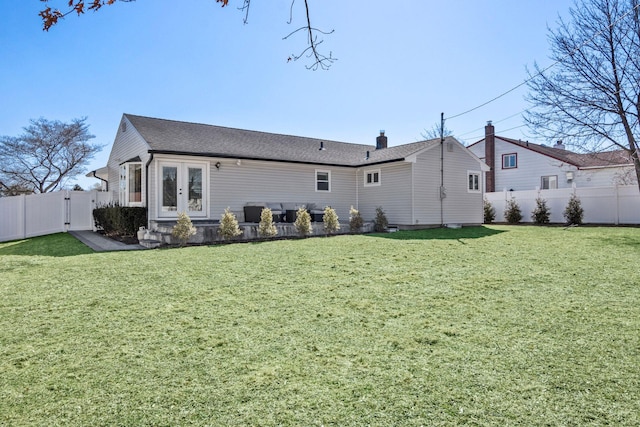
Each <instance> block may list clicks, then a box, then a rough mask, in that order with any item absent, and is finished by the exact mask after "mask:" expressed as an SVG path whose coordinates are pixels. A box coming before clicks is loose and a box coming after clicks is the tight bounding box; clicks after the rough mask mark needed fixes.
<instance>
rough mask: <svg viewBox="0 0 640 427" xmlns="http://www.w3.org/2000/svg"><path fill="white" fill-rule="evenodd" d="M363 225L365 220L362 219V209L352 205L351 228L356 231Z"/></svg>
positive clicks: (350, 213) (350, 211) (350, 214)
mask: <svg viewBox="0 0 640 427" xmlns="http://www.w3.org/2000/svg"><path fill="white" fill-rule="evenodd" d="M363 225H364V221H363V220H362V215H360V211H358V210H357V209H356V208H354V207H353V206H351V208H350V209H349V230H351V231H354V232H357V231H360V229H361V228H362V226H363Z"/></svg>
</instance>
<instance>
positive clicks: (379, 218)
mask: <svg viewBox="0 0 640 427" xmlns="http://www.w3.org/2000/svg"><path fill="white" fill-rule="evenodd" d="M388 226H389V221H387V215H386V214H385V213H384V211H383V210H382V206H378V207H377V208H376V218H375V219H374V220H373V230H374V231H375V232H377V233H382V232H384V231H386V229H387V227H388Z"/></svg>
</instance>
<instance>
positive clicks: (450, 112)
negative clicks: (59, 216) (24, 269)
mask: <svg viewBox="0 0 640 427" xmlns="http://www.w3.org/2000/svg"><path fill="white" fill-rule="evenodd" d="M50 2H51V4H52V6H53V5H59V6H64V4H65V3H66V1H65V0H50ZM241 3H242V2H241V1H240V0H231V1H230V6H229V7H226V8H224V9H222V8H221V7H220V6H219V4H217V3H215V1H214V0H189V1H187V0H181V1H178V0H137V1H135V2H133V3H121V2H117V3H116V4H115V5H112V6H108V7H104V8H103V9H102V10H100V11H99V12H97V13H93V12H88V13H87V14H85V15H84V16H82V17H80V18H78V17H76V16H69V17H67V18H65V19H64V20H62V21H61V22H60V23H59V24H58V25H56V26H54V27H53V28H52V29H51V30H50V31H49V32H48V33H47V32H44V31H42V24H41V22H40V18H39V17H38V15H37V14H38V11H39V10H40V9H41V8H42V5H43V3H41V2H40V1H38V0H21V1H18V2H12V6H11V7H6V8H5V10H4V12H3V25H2V26H0V58H1V64H2V65H1V66H0V98H1V99H2V113H1V114H0V135H11V136H15V135H18V134H19V133H21V131H22V128H23V127H25V126H26V125H28V123H29V120H30V119H36V118H38V117H45V118H47V119H50V120H53V119H57V120H62V121H69V120H71V119H72V118H74V117H85V116H86V117H87V118H88V119H87V123H88V124H89V125H90V131H91V133H92V134H94V135H95V136H96V138H95V139H94V140H93V141H94V142H97V143H99V144H102V145H105V148H104V149H103V151H102V152H101V153H100V154H98V155H97V156H96V157H95V158H94V160H93V161H92V162H91V164H90V165H89V168H90V169H97V168H99V167H101V166H104V165H106V162H107V158H108V156H109V151H110V149H111V145H112V143H113V139H114V137H115V134H116V130H117V126H118V123H119V120H120V117H121V115H122V114H123V113H131V114H137V115H144V116H151V117H160V118H166V119H174V120H184V121H191V122H200V123H209V124H216V125H220V126H229V127H237V128H243V129H252V130H259V131H266V132H275V133H283V134H292V135H300V136H310V137H317V138H324V139H330V140H337V141H345V142H354V143H369V144H374V143H375V137H376V136H377V135H378V132H379V130H381V129H384V130H385V131H386V134H387V136H388V137H389V145H398V144H403V143H409V142H414V141H418V140H421V139H423V138H422V136H421V134H422V133H424V130H425V129H431V128H432V127H433V126H434V125H435V124H436V123H438V122H439V120H440V113H441V112H444V114H445V117H451V116H454V115H457V114H459V113H462V112H464V111H467V110H469V109H472V108H474V107H476V106H478V105H480V104H483V103H485V102H487V101H489V100H490V99H492V98H494V97H496V96H498V95H500V94H502V93H504V92H506V91H508V90H510V89H512V88H513V87H515V86H517V85H518V84H520V83H522V82H523V81H524V80H525V79H526V77H527V75H526V71H525V70H526V66H529V67H530V68H531V66H532V65H533V63H534V62H538V63H539V64H540V65H542V66H546V65H549V64H550V61H549V59H548V55H549V44H548V40H547V36H548V31H547V26H550V27H552V28H555V26H556V22H557V19H558V16H559V15H562V16H567V14H568V10H569V7H570V6H571V5H572V2H571V0H517V1H515V0H484V1H483V0H449V1H446V2H442V1H440V2H436V1H430V0H407V1H405V2H389V1H382V0H349V1H344V0H309V3H310V4H309V7H310V11H311V19H312V23H313V24H314V26H317V27H319V28H321V29H324V30H335V31H334V33H333V34H331V35H328V36H324V37H323V38H324V42H323V43H322V45H321V50H322V51H323V52H325V53H328V52H329V51H331V52H332V53H333V56H335V57H336V58H338V61H336V62H335V63H334V65H333V66H332V67H331V69H330V70H329V71H308V70H307V69H305V64H308V63H309V62H308V61H306V60H305V59H301V60H299V61H297V62H293V61H292V62H287V58H288V57H289V56H291V54H297V53H299V52H300V51H301V50H303V49H304V48H305V47H306V40H305V39H304V36H303V35H302V34H301V35H298V36H294V37H292V38H291V39H288V40H282V38H283V37H284V36H286V35H287V34H288V33H289V32H291V31H293V30H294V29H295V28H297V27H298V26H301V25H303V24H304V23H305V21H304V15H303V13H304V10H303V9H304V3H303V2H302V1H301V0H298V1H297V2H296V3H295V5H294V8H293V23H292V24H287V21H288V19H289V6H290V4H291V3H290V0H253V2H252V5H251V11H250V15H249V23H248V25H244V24H243V22H242V18H243V14H242V12H240V11H238V10H237V6H239V5H240V4H241ZM525 94H526V88H525V87H522V88H520V89H517V90H515V91H513V92H511V93H509V94H508V95H506V96H504V97H502V98H500V99H499V100H497V101H495V102H492V103H490V104H488V105H486V106H484V107H482V108H480V109H478V110H475V111H473V112H471V113H468V114H464V115H462V116H460V117H457V118H453V119H450V120H448V121H447V123H446V127H447V128H448V129H450V130H451V131H453V134H454V136H456V137H457V138H458V139H459V140H460V141H461V142H463V143H466V144H470V143H472V142H474V141H476V140H478V139H480V138H482V136H483V128H484V125H485V124H486V122H487V120H493V122H494V124H495V126H496V132H497V133H498V134H499V135H503V136H508V137H512V138H522V139H529V138H530V137H529V135H528V130H527V128H526V127H524V126H522V125H523V121H522V117H521V112H522V111H523V110H524V109H526V108H527V107H528V104H527V103H526V101H525V100H524V96H525ZM536 142H541V143H544V142H545V141H536ZM78 182H79V183H80V184H81V185H82V186H83V187H85V188H86V187H88V186H90V185H92V184H93V183H95V182H97V181H96V180H90V179H86V178H84V179H81V180H79V181H78Z"/></svg>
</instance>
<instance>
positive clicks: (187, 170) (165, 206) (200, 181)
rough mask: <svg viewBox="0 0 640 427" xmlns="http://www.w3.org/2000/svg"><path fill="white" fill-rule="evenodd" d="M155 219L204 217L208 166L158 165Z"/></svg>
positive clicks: (190, 164) (175, 163)
mask: <svg viewBox="0 0 640 427" xmlns="http://www.w3.org/2000/svg"><path fill="white" fill-rule="evenodd" d="M158 175H159V176H158V184H159V185H158V189H159V194H158V216H159V217H165V218H175V217H177V216H178V213H179V212H186V213H187V215H189V216H190V217H205V216H207V203H206V200H207V185H206V183H207V166H206V165H205V164H199V163H182V162H159V163H158Z"/></svg>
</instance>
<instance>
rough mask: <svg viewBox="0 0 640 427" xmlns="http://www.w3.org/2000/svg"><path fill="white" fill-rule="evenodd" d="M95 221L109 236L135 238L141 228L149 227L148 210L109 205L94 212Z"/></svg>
mask: <svg viewBox="0 0 640 427" xmlns="http://www.w3.org/2000/svg"><path fill="white" fill-rule="evenodd" d="M93 220H94V223H95V225H96V228H98V229H100V230H103V231H104V233H105V234H106V235H108V236H135V234H136V232H137V231H138V229H139V228H140V227H146V226H147V208H143V207H128V206H120V205H119V204H118V203H107V204H105V205H102V206H99V207H97V208H95V209H94V210H93Z"/></svg>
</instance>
